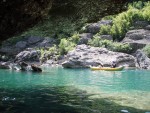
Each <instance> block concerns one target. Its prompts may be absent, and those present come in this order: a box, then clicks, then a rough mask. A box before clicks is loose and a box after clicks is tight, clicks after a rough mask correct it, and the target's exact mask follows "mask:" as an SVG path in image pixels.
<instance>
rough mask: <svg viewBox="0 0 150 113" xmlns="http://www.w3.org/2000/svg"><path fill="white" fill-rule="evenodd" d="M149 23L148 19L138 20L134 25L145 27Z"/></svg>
mask: <svg viewBox="0 0 150 113" xmlns="http://www.w3.org/2000/svg"><path fill="white" fill-rule="evenodd" d="M148 25H149V22H148V21H136V22H134V23H133V26H134V27H136V28H144V27H146V26H148Z"/></svg>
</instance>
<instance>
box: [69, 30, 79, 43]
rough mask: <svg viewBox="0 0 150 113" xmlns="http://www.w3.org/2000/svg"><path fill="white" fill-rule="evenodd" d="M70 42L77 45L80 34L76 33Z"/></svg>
mask: <svg viewBox="0 0 150 113" xmlns="http://www.w3.org/2000/svg"><path fill="white" fill-rule="evenodd" d="M69 41H71V42H73V43H75V44H77V43H78V42H79V33H77V32H76V33H74V34H73V35H72V36H71V37H70V38H69Z"/></svg>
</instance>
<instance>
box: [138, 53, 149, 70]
mask: <svg viewBox="0 0 150 113" xmlns="http://www.w3.org/2000/svg"><path fill="white" fill-rule="evenodd" d="M135 56H136V58H137V63H138V65H139V67H140V68H142V69H150V59H149V58H148V57H147V56H146V55H145V53H144V52H143V51H142V50H137V51H136V54H135Z"/></svg>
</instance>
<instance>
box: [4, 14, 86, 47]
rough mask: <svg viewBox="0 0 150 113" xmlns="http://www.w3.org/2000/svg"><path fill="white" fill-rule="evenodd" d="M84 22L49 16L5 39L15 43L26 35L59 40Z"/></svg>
mask: <svg viewBox="0 0 150 113" xmlns="http://www.w3.org/2000/svg"><path fill="white" fill-rule="evenodd" d="M85 22H86V20H85V19H78V20H72V19H70V18H69V17H68V18H67V17H55V18H52V17H49V18H48V19H46V20H45V21H43V22H41V23H39V24H37V25H36V26H34V27H32V28H30V29H28V30H27V31H25V32H23V33H22V34H20V35H17V36H14V37H12V38H10V39H8V40H6V42H10V43H11V44H15V43H16V42H17V41H19V40H21V39H22V38H24V37H28V36H38V37H53V38H57V39H59V40H61V38H64V37H66V38H67V37H70V36H72V35H73V34H75V33H76V32H77V31H78V30H79V29H80V28H81V26H83V24H84V23H85Z"/></svg>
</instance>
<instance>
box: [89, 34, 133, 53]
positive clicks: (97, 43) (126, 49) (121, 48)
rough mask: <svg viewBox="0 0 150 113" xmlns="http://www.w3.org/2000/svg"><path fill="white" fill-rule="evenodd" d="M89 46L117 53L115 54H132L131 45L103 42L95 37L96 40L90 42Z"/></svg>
mask: <svg viewBox="0 0 150 113" xmlns="http://www.w3.org/2000/svg"><path fill="white" fill-rule="evenodd" d="M88 44H89V45H91V46H94V47H105V48H107V49H108V50H111V51H115V52H123V53H131V52H132V48H131V47H130V45H129V44H124V43H119V42H113V41H111V40H102V39H101V38H99V37H95V38H94V39H92V40H90V41H89V43H88Z"/></svg>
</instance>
